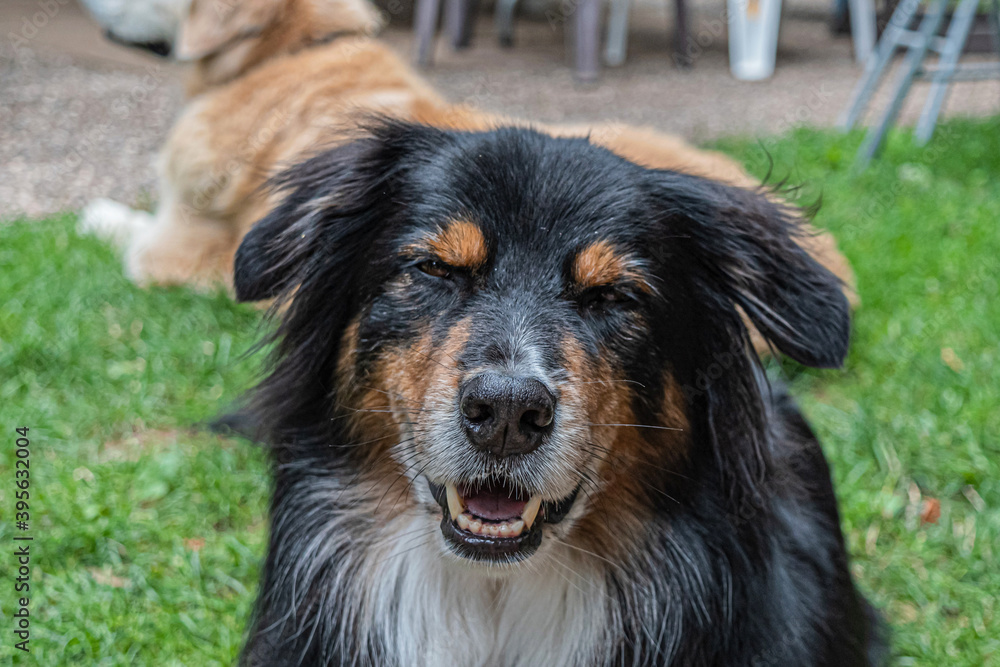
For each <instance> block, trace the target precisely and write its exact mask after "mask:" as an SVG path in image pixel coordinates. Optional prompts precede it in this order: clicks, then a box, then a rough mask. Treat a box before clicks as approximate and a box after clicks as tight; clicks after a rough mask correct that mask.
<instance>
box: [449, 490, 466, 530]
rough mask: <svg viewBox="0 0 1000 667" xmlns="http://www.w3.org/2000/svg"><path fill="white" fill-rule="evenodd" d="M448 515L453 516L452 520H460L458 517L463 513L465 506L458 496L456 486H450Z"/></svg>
mask: <svg viewBox="0 0 1000 667" xmlns="http://www.w3.org/2000/svg"><path fill="white" fill-rule="evenodd" d="M447 490H448V513H449V514H451V520H452V521H454V520H455V519H457V518H458V515H459V514H461V513H462V510H464V509H465V506H464V505H462V498H461V496H459V495H458V488H457V487H456V486H455V485H454V484H448V486H447Z"/></svg>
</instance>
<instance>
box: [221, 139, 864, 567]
mask: <svg viewBox="0 0 1000 667" xmlns="http://www.w3.org/2000/svg"><path fill="white" fill-rule="evenodd" d="M279 183H280V185H281V186H282V187H284V188H286V189H288V190H289V194H288V197H287V199H286V200H285V201H284V203H283V204H281V205H279V206H278V207H277V208H276V209H275V210H274V211H273V212H272V213H271V214H270V215H269V216H268V217H267V218H266V219H264V220H263V221H261V222H260V223H258V224H257V226H255V227H254V228H253V230H252V231H251V232H250V233H249V234H248V235H247V237H246V238H245V239H244V241H243V244H242V246H241V247H240V249H239V252H238V254H237V258H236V274H235V286H236V291H237V295H238V296H239V298H241V299H243V300H260V299H268V298H274V297H285V298H286V299H290V302H289V303H288V307H287V310H286V311H285V312H284V313H283V315H282V321H281V324H280V327H279V329H278V332H277V344H276V348H275V353H274V354H275V357H274V360H275V365H274V368H273V372H272V375H271V376H270V378H269V379H268V380H266V381H265V383H264V384H263V386H262V390H261V391H262V393H261V395H260V396H261V399H260V401H259V402H258V404H259V407H260V408H261V410H262V415H263V418H264V419H265V420H266V421H267V423H268V424H269V425H270V426H272V427H273V428H274V429H275V432H276V437H277V438H279V439H280V440H282V442H283V444H282V445H281V446H280V447H279V455H278V456H279V462H281V463H283V464H290V465H292V467H295V464H299V465H298V469H299V470H302V469H304V468H303V464H302V462H303V461H306V460H308V461H309V464H308V466H313V467H314V469H315V470H329V471H335V472H331V473H330V474H344V471H345V470H346V471H348V472H349V473H351V475H345V479H348V480H352V481H351V483H352V484H355V485H360V486H363V487H364V490H363V494H362V495H366V497H367V498H368V499H370V500H371V501H372V502H371V504H370V507H369V511H371V512H375V513H379V512H381V513H382V514H383V515H386V514H387V515H389V516H388V517H385V516H383V518H381V519H379V520H380V521H388V520H391V518H392V517H391V515H392V514H394V513H397V512H400V511H403V510H404V508H409V509H406V511H412V512H415V513H417V514H418V515H420V514H422V515H423V516H424V517H425V519H426V522H427V523H426V527H428V528H430V527H431V525H432V523H431V522H433V523H435V524H440V535H439V536H438V537H437V538H436V540H437V541H439V542H440V544H441V546H442V547H443V549H444V550H445V552H447V553H450V554H454V555H457V556H458V557H461V558H464V559H468V560H472V561H483V562H486V563H488V564H497V563H514V562H519V561H521V560H523V559H525V558H527V557H528V556H530V555H531V554H533V553H534V552H535V551H537V550H538V549H539V548H541V549H542V550H544V549H545V548H546V543H547V542H563V543H566V544H570V545H575V546H577V547H578V548H580V549H586V550H588V551H593V552H598V553H600V554H602V555H603V557H611V556H612V555H613V554H614V553H615V551H616V549H620V548H623V547H627V545H628V544H630V543H634V542H635V541H637V540H641V539H642V536H643V533H644V521H645V520H647V519H648V518H649V517H650V516H652V515H653V514H654V513H659V514H662V513H663V512H670V511H671V510H672V509H673V508H675V507H677V504H678V503H684V502H685V497H686V494H687V493H689V492H690V491H691V490H692V488H693V485H705V484H710V485H717V486H718V487H719V496H720V498H726V497H728V495H727V494H729V492H730V491H732V490H733V489H736V490H752V489H753V486H754V484H756V483H758V482H759V481H760V479H761V476H762V475H763V474H764V469H765V467H766V465H767V457H768V452H767V448H766V446H765V445H764V441H765V434H764V429H765V424H764V420H763V405H762V401H761V398H760V392H759V390H758V384H757V378H755V368H754V362H753V359H752V358H751V354H750V353H749V352H748V347H747V337H748V335H747V330H746V328H745V326H744V324H743V321H742V319H741V312H742V313H745V314H746V315H747V316H748V317H749V318H750V319H751V320H752V321H753V322H754V323H755V325H756V326H757V327H758V329H759V330H760V331H761V332H762V333H763V334H764V335H765V336H766V337H767V338H768V339H769V340H771V341H772V342H773V344H774V345H775V346H777V347H778V348H779V349H780V350H782V351H784V352H785V353H786V354H788V355H789V356H791V357H792V358H794V359H797V360H798V361H800V362H802V363H805V364H809V365H813V366H834V365H838V364H839V363H840V362H841V361H842V359H843V357H844V355H845V353H846V349H847V343H848V329H849V322H848V307H847V303H846V301H845V299H844V297H843V296H842V294H841V291H840V285H839V283H838V281H837V280H836V278H834V277H833V276H832V274H830V273H829V272H828V271H826V270H825V269H823V268H822V267H821V266H819V265H818V264H817V263H816V262H815V261H814V260H813V259H812V258H811V257H810V256H809V255H808V254H806V253H805V252H804V251H803V250H802V249H801V248H800V247H799V245H798V244H797V243H796V242H795V240H794V235H795V233H796V218H795V215H794V212H793V211H792V210H790V209H789V208H787V207H786V206H784V205H782V204H779V203H777V202H776V200H775V199H774V198H773V197H770V196H769V195H768V194H766V193H762V192H751V191H747V190H743V189H737V188H732V187H727V186H724V185H720V184H717V183H714V182H711V181H707V180H704V179H700V178H697V177H693V176H688V175H684V174H679V173H675V172H667V171H657V170H649V169H644V168H641V167H639V166H636V165H634V164H632V163H630V162H627V161H625V160H623V159H620V158H618V157H617V156H615V155H613V154H612V153H610V152H608V151H606V150H604V149H601V148H598V147H595V146H593V145H591V144H589V143H588V142H587V141H586V140H585V139H555V138H551V137H548V136H545V135H542V134H539V133H536V132H533V131H529V130H524V129H511V128H508V129H498V130H495V131H490V132H483V133H456V132H445V131H441V130H436V129H432V128H427V127H418V126H409V125H404V124H393V123H387V124H384V125H379V126H378V127H376V128H375V129H374V130H373V132H372V133H371V135H370V136H367V137H366V138H362V139H359V140H358V141H355V142H353V143H350V144H348V145H344V146H342V147H340V148H336V149H334V150H332V151H330V152H328V153H325V154H323V155H320V156H318V157H316V158H314V159H312V160H310V161H308V162H306V163H304V164H302V165H301V166H298V167H296V168H294V169H293V170H292V171H290V172H288V173H287V174H285V175H284V176H283V177H282V178H281V179H280V181H279ZM299 459H301V460H299ZM308 466H307V467H308ZM323 474H326V473H323ZM352 475H353V476H352ZM359 480H365V481H359ZM358 493H362V491H359V492H358ZM376 501H377V503H376ZM331 502H332V500H331ZM434 532H435V533H436V532H438V531H437V530H436V529H435V530H434ZM410 539H414V538H413V537H412V536H411V538H410Z"/></svg>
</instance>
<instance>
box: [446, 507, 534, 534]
mask: <svg viewBox="0 0 1000 667" xmlns="http://www.w3.org/2000/svg"><path fill="white" fill-rule="evenodd" d="M455 523H456V524H458V527H459V528H461V529H462V530H464V531H467V532H469V533H472V534H473V535H486V536H488V537H517V536H519V535H520V534H521V532H522V531H523V530H524V526H525V524H524V521H523V520H521V519H516V520H514V521H501V522H499V523H488V522H487V523H484V522H482V521H480V520H479V519H477V518H475V517H473V516H472V515H471V514H468V513H466V512H463V513H461V514H459V515H458V517H457V518H456V519H455Z"/></svg>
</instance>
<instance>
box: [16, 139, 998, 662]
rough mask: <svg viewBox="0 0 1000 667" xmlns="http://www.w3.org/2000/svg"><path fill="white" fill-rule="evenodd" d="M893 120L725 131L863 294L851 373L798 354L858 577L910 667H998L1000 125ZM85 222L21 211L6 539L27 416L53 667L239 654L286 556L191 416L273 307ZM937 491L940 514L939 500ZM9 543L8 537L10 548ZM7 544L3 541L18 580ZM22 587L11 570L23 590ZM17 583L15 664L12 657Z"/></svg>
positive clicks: (241, 373)
mask: <svg viewBox="0 0 1000 667" xmlns="http://www.w3.org/2000/svg"><path fill="white" fill-rule="evenodd" d="M942 130H943V131H941V132H939V134H938V136H937V137H936V139H935V141H934V142H933V143H932V145H931V146H930V147H929V148H928V149H926V150H920V149H916V148H913V147H912V146H911V144H910V142H909V138H908V137H907V136H906V135H903V134H897V135H894V136H893V137H892V138H891V141H890V144H889V146H888V149H887V152H886V156H885V159H884V160H882V161H880V162H879V163H876V164H875V165H873V166H872V167H871V168H870V169H869V170H868V171H866V172H865V173H863V174H861V175H856V174H853V173H852V172H851V171H850V169H849V165H850V162H851V160H852V158H853V153H854V150H855V149H856V147H857V144H858V141H859V136H858V135H851V136H846V137H844V136H839V135H836V134H834V133H829V132H819V131H814V130H796V131H793V132H791V133H789V134H787V135H785V136H783V137H780V138H777V139H772V140H766V141H764V142H763V145H761V144H759V143H758V142H753V141H743V140H728V141H724V142H720V147H721V148H723V149H724V150H727V151H729V152H731V153H733V154H735V155H737V156H738V157H740V158H741V159H743V160H744V161H745V162H746V163H747V164H748V165H749V166H750V168H751V169H752V170H754V171H755V172H756V173H758V174H760V175H763V174H764V173H765V172H766V171H767V169H768V158H767V155H766V153H765V149H766V152H767V153H769V154H770V155H771V157H772V158H773V160H774V163H775V174H776V175H777V176H778V177H783V176H788V177H789V180H790V181H791V182H793V183H804V184H805V187H804V188H803V190H802V191H801V193H800V195H801V197H802V198H803V201H806V202H809V201H812V200H815V199H816V197H817V196H819V195H820V194H822V197H823V208H822V210H821V212H820V213H819V215H818V218H817V223H818V224H819V225H820V226H823V227H826V228H829V229H831V230H833V231H834V232H835V233H836V235H837V236H838V238H839V239H840V243H841V247H842V249H843V250H844V252H845V253H846V254H847V255H848V257H849V258H850V259H851V260H852V262H853V263H854V266H855V268H856V270H857V274H858V281H859V285H860V291H861V295H862V299H863V305H862V307H861V309H860V310H859V312H858V313H857V316H856V321H855V327H854V341H853V349H852V352H851V355H850V358H849V360H848V363H847V365H846V367H845V369H844V370H842V371H829V372H813V371H803V370H802V369H799V368H795V367H791V366H789V367H788V371H789V373H790V375H791V376H792V377H793V387H794V389H795V391H796V393H797V394H798V395H799V396H800V397H801V398H802V403H803V405H804V407H805V409H806V411H807V412H808V414H809V416H810V418H811V420H812V421H813V423H814V424H815V426H816V428H817V430H818V431H819V433H820V435H821V437H822V439H823V441H824V444H825V447H826V451H827V452H828V454H829V457H830V459H831V462H832V464H833V469H834V475H835V477H836V482H837V488H838V492H839V495H840V498H841V506H842V509H843V514H844V528H845V531H846V533H847V537H848V542H849V546H850V550H851V553H852V554H853V556H854V568H855V572H856V574H857V576H858V579H859V581H860V583H861V586H862V587H863V588H864V590H865V591H866V592H867V593H868V594H869V595H870V597H871V598H872V599H873V601H874V602H875V603H876V604H877V605H878V606H879V607H881V608H882V609H883V610H884V612H885V614H886V615H887V616H888V618H889V619H890V621H891V623H892V626H893V631H894V654H895V655H896V656H897V663H898V664H900V665H929V666H939V665H969V666H973V665H974V666H979V665H984V664H985V665H1000V608H998V607H1000V604H998V602H997V597H998V595H1000V565H998V559H997V553H996V551H997V549H998V548H1000V540H998V535H1000V410H998V409H997V405H998V404H1000V348H998V336H1000V305H998V303H1000V302H998V297H1000V294H998V279H1000V119H991V120H986V121H976V122H972V121H958V122H951V123H948V124H947V125H945V126H944V127H943V128H942ZM73 224H74V220H73V218H72V216H65V217H59V218H55V219H50V220H46V221H42V222H20V223H14V224H10V225H5V226H0V405H2V414H0V427H2V431H0V452H2V454H0V482H2V483H0V508H2V510H0V512H2V516H3V517H4V521H3V522H2V523H0V544H3V545H10V544H12V542H11V537H12V531H13V529H12V526H11V525H10V522H9V521H7V517H8V516H9V511H10V509H11V508H12V506H13V502H14V499H13V494H12V490H13V489H12V484H11V480H12V479H13V472H12V466H13V456H12V449H13V441H14V438H15V435H14V428H15V427H17V426H22V425H24V426H28V427H30V428H31V431H30V433H29V434H30V436H31V440H32V445H31V449H32V452H33V457H32V468H31V473H32V507H31V513H32V524H31V525H32V531H31V533H32V534H33V535H34V536H35V538H36V539H35V542H34V543H33V546H32V550H33V553H34V559H33V566H34V570H33V577H34V579H33V588H32V594H33V595H32V619H33V626H32V630H33V634H32V647H33V652H32V656H31V661H32V662H34V663H36V664H39V665H63V664H87V665H91V664H93V665H98V664H100V665H104V664H107V665H126V664H128V665H131V664H157V665H214V664H231V663H232V661H233V658H234V656H235V655H236V653H237V651H238V649H239V645H240V642H241V638H242V628H243V626H244V624H245V622H246V618H247V614H248V611H249V607H250V604H251V601H252V597H253V590H254V586H255V581H256V576H257V571H258V570H257V568H258V562H259V558H260V556H261V554H262V552H263V547H264V537H265V534H264V532H265V531H264V526H265V522H264V516H265V509H266V497H267V481H266V480H267V476H266V466H265V461H264V458H263V456H262V455H261V453H260V452H259V451H258V450H257V449H256V448H255V447H253V446H251V445H249V444H247V443H245V442H242V441H235V440H226V439H221V438H216V437H213V436H209V435H206V434H204V433H201V432H199V431H197V430H195V429H192V428H191V425H192V424H194V423H196V422H199V421H201V420H203V419H205V418H208V417H211V416H212V415H215V414H217V413H218V412H220V411H221V410H223V409H225V407H226V406H227V405H228V404H229V403H230V402H231V401H233V400H234V399H235V398H236V397H237V396H239V394H240V392H241V391H242V390H243V389H245V388H246V387H248V386H249V385H250V384H251V383H252V381H253V378H254V376H255V373H256V370H257V365H258V363H259V359H260V357H259V356H257V357H250V358H249V359H243V358H241V355H242V354H243V353H244V352H245V351H246V350H247V349H248V347H249V346H250V345H251V344H252V343H253V342H254V340H255V339H256V338H257V336H258V334H259V333H260V328H259V320H260V317H259V314H258V313H257V312H255V311H253V310H252V309H249V308H245V307H241V306H237V305H235V304H233V303H232V302H231V301H230V300H229V299H227V298H226V297H225V296H224V295H208V296H206V295H199V294H195V293H193V292H191V291H187V290H182V289H171V290H163V289H155V290H149V291H143V290H139V289H136V288H135V287H133V286H132V285H130V284H129V283H128V282H127V281H126V280H125V279H124V278H123V277H122V276H121V271H120V269H119V263H118V261H117V259H116V257H115V256H114V254H113V253H112V252H111V251H110V250H108V249H107V248H105V247H104V246H103V245H101V244H100V243H98V242H96V241H94V240H91V239H86V238H79V237H77V236H76V235H75V233H74V232H73V231H72V229H73ZM931 498H933V499H937V500H939V501H940V508H941V515H940V518H939V519H938V520H937V522H936V523H924V522H922V521H921V519H920V515H921V511H922V509H923V508H924V507H925V501H927V500H928V499H931ZM8 550H9V549H8V547H7V546H4V547H3V552H4V553H5V554H6V553H7V551H8ZM10 573H11V559H10V557H9V556H3V557H0V579H2V580H3V581H4V582H9V581H10V576H9V575H10ZM4 585H5V586H6V585H7V584H4ZM11 604H12V595H11V594H10V593H9V592H8V591H4V592H3V594H0V609H2V612H3V615H4V617H5V618H6V620H5V621H3V622H4V624H5V627H4V629H3V641H2V643H0V657H7V656H9V655H10V654H11V653H12V649H11V641H10V635H9V630H8V627H7V626H6V624H7V623H9V620H10V614H11V613H12V611H13V608H12V606H11Z"/></svg>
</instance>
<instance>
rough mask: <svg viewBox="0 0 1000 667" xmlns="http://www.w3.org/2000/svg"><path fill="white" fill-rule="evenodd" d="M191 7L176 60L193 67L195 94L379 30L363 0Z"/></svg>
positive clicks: (206, 2)
mask: <svg viewBox="0 0 1000 667" xmlns="http://www.w3.org/2000/svg"><path fill="white" fill-rule="evenodd" d="M189 1H190V7H189V8H188V11H187V13H186V15H185V17H184V19H183V21H182V22H181V25H180V30H179V34H178V36H177V43H176V53H175V55H176V57H177V59H178V60H185V61H195V62H196V65H197V67H196V72H195V75H196V76H195V81H194V82H193V83H192V85H193V86H195V87H196V90H195V91H194V92H198V90H200V89H203V88H206V87H208V86H212V85H218V84H221V83H225V82H227V81H230V80H232V79H234V78H236V77H238V76H240V75H242V74H243V73H244V72H246V71H247V70H249V69H250V68H252V67H254V66H256V65H258V64H260V63H261V62H264V61H265V60H268V59H270V58H274V57H277V56H279V55H283V54H287V53H290V52H293V51H297V50H299V49H301V48H304V47H306V46H309V45H311V44H315V43H318V42H323V41H324V40H328V39H330V38H332V37H335V36H338V35H344V34H356V35H369V36H370V35H374V34H376V33H377V32H378V31H379V29H380V28H381V26H382V17H381V16H380V15H379V13H378V11H377V10H376V9H375V7H374V6H372V5H371V4H370V3H369V2H368V1H367V0H189Z"/></svg>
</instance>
